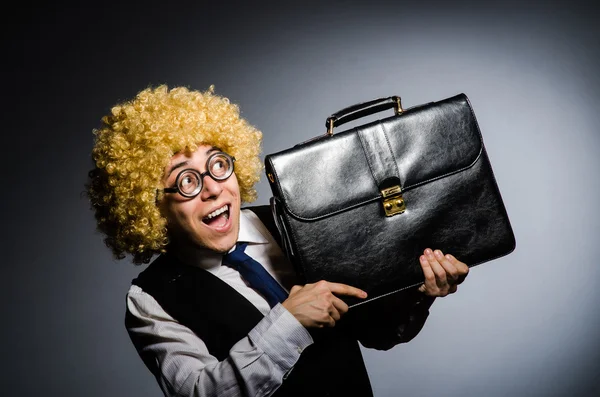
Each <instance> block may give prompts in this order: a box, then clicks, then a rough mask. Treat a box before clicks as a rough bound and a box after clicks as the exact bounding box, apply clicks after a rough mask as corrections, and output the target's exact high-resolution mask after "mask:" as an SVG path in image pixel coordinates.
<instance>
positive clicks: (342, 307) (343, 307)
mask: <svg viewBox="0 0 600 397" xmlns="http://www.w3.org/2000/svg"><path fill="white" fill-rule="evenodd" d="M331 305H332V306H333V307H334V308H335V310H336V311H337V312H338V313H339V314H340V315H342V314H345V313H346V312H347V311H348V305H347V304H346V302H344V301H343V300H341V299H340V298H336V297H334V298H333V299H332V300H331ZM337 320H339V318H338V319H337Z"/></svg>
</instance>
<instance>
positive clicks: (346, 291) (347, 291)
mask: <svg viewBox="0 0 600 397" xmlns="http://www.w3.org/2000/svg"><path fill="white" fill-rule="evenodd" d="M326 283H327V286H328V288H329V290H330V291H331V292H333V293H335V294H338V295H347V296H355V297H357V298H366V297H367V293H366V292H365V291H363V290H362V289H358V288H356V287H352V286H350V285H347V284H341V283H332V282H329V281H326Z"/></svg>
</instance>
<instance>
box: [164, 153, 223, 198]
mask: <svg viewBox="0 0 600 397" xmlns="http://www.w3.org/2000/svg"><path fill="white" fill-rule="evenodd" d="M234 162H235V157H232V156H230V155H228V154H227V153H224V152H216V153H213V154H211V155H210V156H209V157H208V159H207V160H206V172H203V173H200V172H198V171H196V170H195V169H192V168H186V169H185V170H183V171H181V172H180V173H179V174H177V179H176V180H175V186H173V187H166V188H164V189H163V192H165V193H179V194H181V195H182V196H183V197H187V198H193V197H196V196H197V195H198V194H199V193H200V192H201V191H202V187H203V185H204V183H203V182H202V181H203V180H204V177H205V176H206V175H208V176H210V177H211V178H212V179H214V180H215V181H224V180H225V179H227V178H229V177H230V176H231V174H232V173H233V163H234Z"/></svg>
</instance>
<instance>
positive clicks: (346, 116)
mask: <svg viewBox="0 0 600 397" xmlns="http://www.w3.org/2000/svg"><path fill="white" fill-rule="evenodd" d="M392 107H393V108H394V111H395V112H396V114H400V113H402V112H404V109H402V103H401V102H400V97H399V96H395V95H394V96H390V97H387V98H379V99H374V100H372V101H369V102H363V103H358V104H356V105H352V106H348V107H347V108H344V109H342V110H340V111H338V112H336V113H334V114H332V115H331V116H329V117H328V118H327V121H325V127H326V128H327V135H330V136H331V135H333V128H334V127H338V126H340V125H342V124H344V123H348V122H350V121H352V120H356V119H359V118H361V117H365V116H369V115H371V114H374V113H378V112H383V111H384V110H388V109H390V108H392Z"/></svg>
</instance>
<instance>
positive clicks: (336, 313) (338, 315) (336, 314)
mask: <svg viewBox="0 0 600 397" xmlns="http://www.w3.org/2000/svg"><path fill="white" fill-rule="evenodd" d="M329 316H330V317H331V318H333V319H334V320H335V321H338V320H339V319H340V318H341V317H342V313H340V312H339V311H338V310H337V309H336V307H335V306H334V305H331V307H330V308H329Z"/></svg>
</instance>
